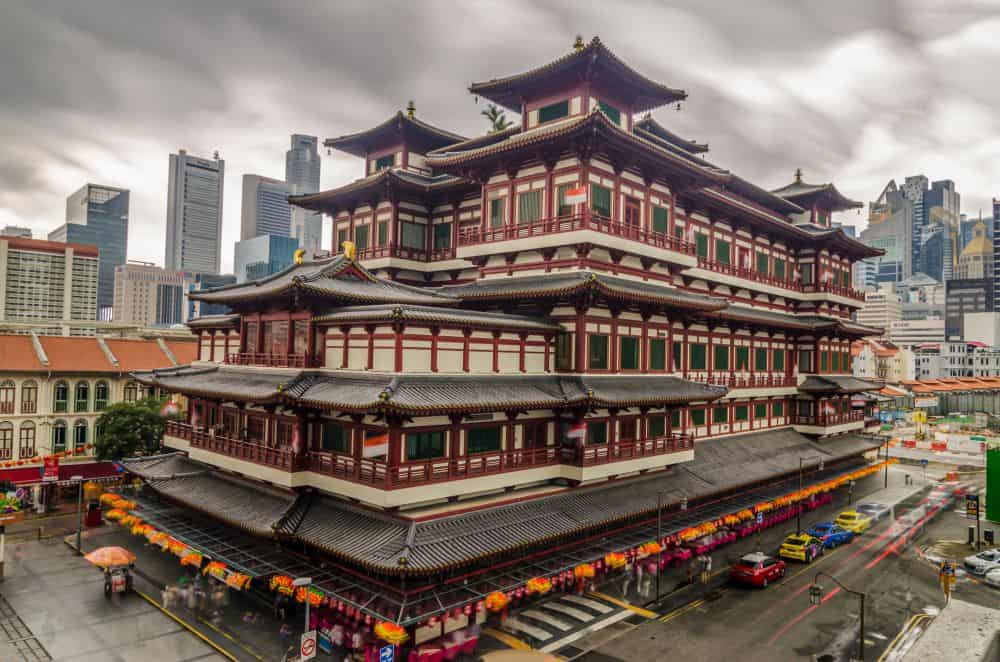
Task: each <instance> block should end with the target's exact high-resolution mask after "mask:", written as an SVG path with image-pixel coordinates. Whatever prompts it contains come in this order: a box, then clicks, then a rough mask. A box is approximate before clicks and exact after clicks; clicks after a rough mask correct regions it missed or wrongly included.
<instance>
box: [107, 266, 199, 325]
mask: <svg viewBox="0 0 1000 662" xmlns="http://www.w3.org/2000/svg"><path fill="white" fill-rule="evenodd" d="M193 282H194V279H193V277H192V276H191V274H187V273H184V272H182V271H180V272H178V271H171V270H169V269H162V268H160V267H158V266H156V265H155V264H153V263H151V262H136V261H130V262H127V263H126V264H123V265H121V266H119V267H118V268H117V269H115V321H116V322H126V323H129V324H136V325H139V326H172V325H174V324H183V323H184V322H186V321H187V312H188V308H187V293H188V290H190V289H191V284H192V283H193Z"/></svg>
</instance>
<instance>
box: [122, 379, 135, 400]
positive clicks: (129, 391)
mask: <svg viewBox="0 0 1000 662" xmlns="http://www.w3.org/2000/svg"><path fill="white" fill-rule="evenodd" d="M122 397H123V399H124V400H125V402H135V401H136V400H138V399H139V385H138V384H136V383H135V382H129V383H128V384H126V385H125V388H124V389H123V391H122Z"/></svg>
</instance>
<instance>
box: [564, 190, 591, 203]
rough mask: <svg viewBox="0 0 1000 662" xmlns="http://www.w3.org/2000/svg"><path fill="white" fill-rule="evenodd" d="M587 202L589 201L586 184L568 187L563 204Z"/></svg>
mask: <svg viewBox="0 0 1000 662" xmlns="http://www.w3.org/2000/svg"><path fill="white" fill-rule="evenodd" d="M585 202H587V187H586V186H577V187H576V188H570V189H566V193H565V194H564V195H563V204H567V205H579V204H583V203H585Z"/></svg>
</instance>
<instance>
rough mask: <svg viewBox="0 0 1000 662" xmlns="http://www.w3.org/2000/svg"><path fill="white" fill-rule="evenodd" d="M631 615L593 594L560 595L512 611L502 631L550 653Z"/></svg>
mask: <svg viewBox="0 0 1000 662" xmlns="http://www.w3.org/2000/svg"><path fill="white" fill-rule="evenodd" d="M631 615H632V611H630V610H628V609H626V608H624V607H622V606H620V605H617V604H613V603H611V602H609V601H606V600H604V599H602V598H599V597H596V596H593V595H591V594H588V595H559V596H554V597H552V598H550V599H549V600H546V601H545V602H540V603H536V604H532V605H531V606H530V607H528V608H526V609H524V610H519V611H514V612H512V613H511V614H510V615H509V616H508V617H507V619H506V620H505V621H504V623H503V625H502V626H501V629H502V630H503V631H506V632H507V633H509V634H512V635H514V636H515V637H519V638H521V639H523V640H524V641H525V642H526V643H528V644H529V645H530V646H531V647H532V648H535V649H538V650H541V651H545V652H551V651H554V650H557V649H559V648H561V647H562V646H565V645H566V644H568V643H569V642H571V641H574V640H576V639H578V638H580V637H582V636H584V635H586V634H587V633H589V632H592V631H594V630H597V629H600V628H603V627H606V626H608V625H610V624H612V623H615V622H617V621H620V620H624V619H625V618H628V617H629V616H631Z"/></svg>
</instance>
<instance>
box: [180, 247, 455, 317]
mask: <svg viewBox="0 0 1000 662" xmlns="http://www.w3.org/2000/svg"><path fill="white" fill-rule="evenodd" d="M292 291H298V292H302V293H309V294H313V295H317V296H321V297H328V298H330V299H333V300H338V301H344V302H351V303H358V304H365V303H410V304H425V305H445V306H447V305H454V304H456V303H458V300H457V299H455V298H454V297H452V296H449V295H447V294H444V293H441V292H437V291H435V290H433V289H429V288H420V287H414V286H412V285H405V284H403V283H397V282H395V281H390V280H385V279H383V278H378V277H376V276H375V275H373V274H372V273H371V272H370V271H368V270H367V269H365V268H364V267H363V266H361V264H360V263H358V262H356V261H355V260H352V259H349V258H347V257H346V256H344V255H343V254H341V255H338V256H336V257H333V258H329V259H325V260H318V261H315V262H302V263H301V264H292V265H291V266H289V267H288V268H287V269H284V270H282V271H279V272H278V273H276V274H273V275H270V276H267V277H266V278H261V279H258V280H251V281H247V282H245V283H236V284H234V285H225V286H223V287H217V288H213V289H211V290H204V291H200V292H192V293H191V295H190V296H191V299H194V300H197V301H207V302H210V303H232V302H237V301H245V300H250V299H257V298H260V297H267V296H280V295H283V294H286V293H290V292H292Z"/></svg>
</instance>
